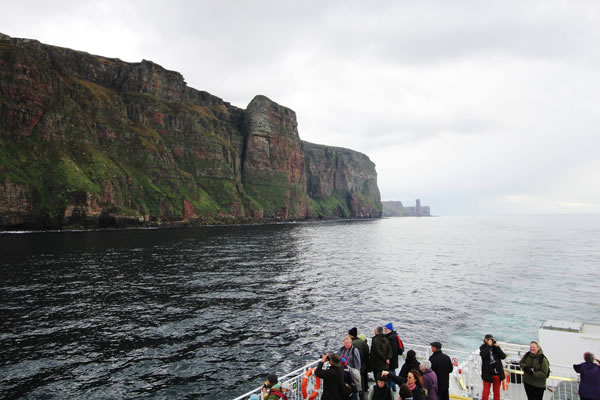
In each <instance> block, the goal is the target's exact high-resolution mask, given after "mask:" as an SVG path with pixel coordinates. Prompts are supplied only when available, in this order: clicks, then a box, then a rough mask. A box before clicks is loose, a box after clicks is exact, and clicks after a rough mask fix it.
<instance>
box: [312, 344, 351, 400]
mask: <svg viewBox="0 0 600 400" xmlns="http://www.w3.org/2000/svg"><path fill="white" fill-rule="evenodd" d="M327 360H329V368H328V369H323V364H325V362H326V361H327ZM315 376H317V377H318V378H321V379H323V394H322V395H321V400H343V395H342V393H343V388H344V367H343V366H342V359H341V357H340V355H339V354H336V353H328V354H323V357H322V358H321V361H319V363H318V364H317V369H316V371H315Z"/></svg>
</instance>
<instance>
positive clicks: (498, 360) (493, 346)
mask: <svg viewBox="0 0 600 400" xmlns="http://www.w3.org/2000/svg"><path fill="white" fill-rule="evenodd" d="M479 355H480V356H481V379H483V393H481V400H488V398H489V396H490V385H493V387H494V400H500V382H502V379H504V368H502V360H504V359H505V358H506V354H504V352H503V351H502V349H501V348H500V346H499V345H498V343H496V339H494V336H493V335H490V334H487V335H485V338H484V339H483V344H482V345H481V346H480V347H479Z"/></svg>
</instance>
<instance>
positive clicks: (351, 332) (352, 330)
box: [348, 327, 358, 337]
mask: <svg viewBox="0 0 600 400" xmlns="http://www.w3.org/2000/svg"><path fill="white" fill-rule="evenodd" d="M348 335H350V336H353V337H357V336H358V329H356V327H354V328H352V329H350V330H349V331H348Z"/></svg>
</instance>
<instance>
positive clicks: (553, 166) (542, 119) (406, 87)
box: [0, 0, 600, 215]
mask: <svg viewBox="0 0 600 400" xmlns="http://www.w3.org/2000/svg"><path fill="white" fill-rule="evenodd" d="M0 32H2V33H4V34H7V35H9V36H12V37H19V38H31V39H37V40H39V41H41V42H43V43H47V44H51V45H55V46H61V47H68V48H72V49H76V50H82V51H86V52H88V53H92V54H97V55H102V56H106V57H115V58H120V59H121V60H124V61H127V62H139V61H141V60H142V59H146V60H151V61H153V62H155V63H157V64H160V65H161V66H163V67H164V68H167V69H170V70H175V71H178V72H180V73H181V74H182V75H183V77H184V79H185V80H186V82H187V84H188V85H189V86H191V87H193V88H195V89H198V90H205V91H207V92H209V93H211V94H213V95H215V96H218V97H220V98H222V99H223V100H225V101H227V102H230V103H231V104H233V105H235V106H238V107H240V108H246V106H247V104H248V103H249V102H250V101H251V100H252V98H253V97H254V96H256V95H259V94H261V95H265V96H267V97H269V98H270V99H271V100H273V101H275V102H277V103H278V104H281V105H284V106H286V107H289V108H291V109H293V110H294V111H295V112H296V115H297V118H298V130H299V133H300V137H301V138H302V139H303V140H306V141H309V142H314V143H321V144H326V145H331V146H338V147H347V148H351V149H353V150H356V151H360V152H362V153H365V154H366V155H368V156H369V158H370V159H371V160H372V161H373V162H374V163H375V164H376V168H377V174H378V184H379V189H380V191H381V197H382V200H400V201H402V202H403V204H404V205H414V203H415V200H416V199H417V198H419V199H421V203H422V204H423V205H429V206H430V207H431V212H432V214H434V215H523V214H598V213H600V156H599V153H600V134H598V131H599V129H600V108H599V106H600V73H599V72H600V51H599V47H598V46H599V44H600V2H598V1H596V0H590V1H584V0H581V1H577V0H573V1H557V0H544V1H535V0H530V1H512V0H504V1H486V0H481V1H476V0H473V1H460V0H458V1H442V0H439V1H427V0H422V1H400V0H399V1H386V0H382V1H377V2H366V1H350V0H349V1H323V0H321V1H313V0H303V1H286V0H279V1H266V0H248V1H241V0H240V1H227V0H222V1H204V0H197V1H179V0H170V1H154V0H145V1H124V0H119V1H99V0H98V1H94V2H82V1H60V0H59V1H30V0H20V1H18V2H17V1H12V2H8V1H7V2H5V4H3V5H2V13H1V14H0Z"/></svg>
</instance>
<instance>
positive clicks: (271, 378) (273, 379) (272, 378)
mask: <svg viewBox="0 0 600 400" xmlns="http://www.w3.org/2000/svg"><path fill="white" fill-rule="evenodd" d="M267 380H268V381H269V383H270V384H271V385H274V384H276V383H277V375H275V374H269V375H268V376H267Z"/></svg>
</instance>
